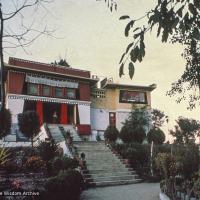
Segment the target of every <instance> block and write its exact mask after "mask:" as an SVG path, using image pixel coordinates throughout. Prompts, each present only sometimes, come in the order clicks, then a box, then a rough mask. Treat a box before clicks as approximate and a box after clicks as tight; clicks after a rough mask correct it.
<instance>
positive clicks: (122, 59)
mask: <svg viewBox="0 0 200 200" xmlns="http://www.w3.org/2000/svg"><path fill="white" fill-rule="evenodd" d="M125 55H126V53H123V54H122V57H121V59H120V61H119V64H120V63H121V62H122V60H123V59H124V56H125Z"/></svg>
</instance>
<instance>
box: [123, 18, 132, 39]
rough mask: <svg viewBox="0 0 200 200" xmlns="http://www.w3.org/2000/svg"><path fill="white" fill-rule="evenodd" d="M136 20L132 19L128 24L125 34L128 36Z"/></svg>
mask: <svg viewBox="0 0 200 200" xmlns="http://www.w3.org/2000/svg"><path fill="white" fill-rule="evenodd" d="M134 23H135V21H134V20H131V21H130V22H129V23H128V24H127V25H126V28H125V33H124V34H125V36H126V37H128V35H129V31H130V29H131V28H132V27H133V25H134Z"/></svg>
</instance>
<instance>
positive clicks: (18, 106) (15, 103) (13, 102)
mask: <svg viewBox="0 0 200 200" xmlns="http://www.w3.org/2000/svg"><path fill="white" fill-rule="evenodd" d="M6 108H8V109H9V110H10V112H11V114H12V123H18V118H17V116H18V114H20V113H22V112H23V109H24V100H23V99H9V98H7V102H6Z"/></svg>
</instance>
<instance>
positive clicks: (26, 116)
mask: <svg viewBox="0 0 200 200" xmlns="http://www.w3.org/2000/svg"><path fill="white" fill-rule="evenodd" d="M18 123H19V130H20V131H21V132H22V133H23V134H24V135H25V136H26V137H27V138H30V139H31V145H32V147H33V138H34V137H35V136H36V135H38V133H39V132H40V120H39V116H38V115H37V113H36V112H35V111H26V112H24V113H21V114H19V115H18Z"/></svg>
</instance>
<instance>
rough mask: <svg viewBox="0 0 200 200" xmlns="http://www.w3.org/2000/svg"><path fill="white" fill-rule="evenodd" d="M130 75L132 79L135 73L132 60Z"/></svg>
mask: <svg viewBox="0 0 200 200" xmlns="http://www.w3.org/2000/svg"><path fill="white" fill-rule="evenodd" d="M128 69H129V76H130V78H131V79H132V78H133V76H134V73H135V67H134V65H133V63H132V62H130V63H129V68H128Z"/></svg>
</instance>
